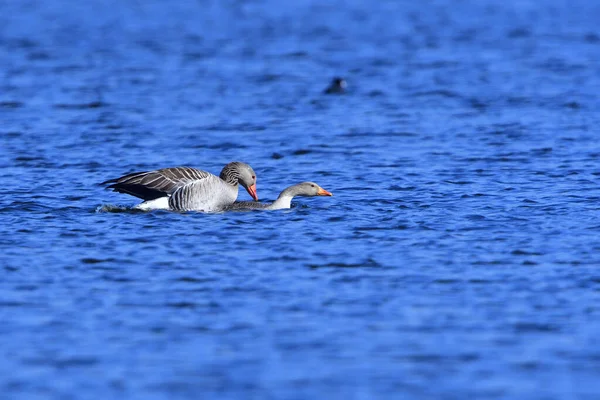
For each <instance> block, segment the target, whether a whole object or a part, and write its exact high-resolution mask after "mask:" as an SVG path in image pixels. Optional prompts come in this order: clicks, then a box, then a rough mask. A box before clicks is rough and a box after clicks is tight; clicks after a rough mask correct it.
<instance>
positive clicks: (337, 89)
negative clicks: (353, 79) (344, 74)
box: [323, 77, 348, 94]
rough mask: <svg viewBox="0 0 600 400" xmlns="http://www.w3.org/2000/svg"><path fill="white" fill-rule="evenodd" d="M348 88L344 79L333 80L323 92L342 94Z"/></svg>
mask: <svg viewBox="0 0 600 400" xmlns="http://www.w3.org/2000/svg"><path fill="white" fill-rule="evenodd" d="M347 87H348V82H346V80H345V79H344V78H339V77H336V78H333V79H332V80H331V84H330V85H329V87H328V88H327V89H325V90H324V91H323V93H325V94H342V93H345V92H346V88H347Z"/></svg>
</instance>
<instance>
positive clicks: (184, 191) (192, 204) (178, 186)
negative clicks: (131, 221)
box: [103, 162, 258, 212]
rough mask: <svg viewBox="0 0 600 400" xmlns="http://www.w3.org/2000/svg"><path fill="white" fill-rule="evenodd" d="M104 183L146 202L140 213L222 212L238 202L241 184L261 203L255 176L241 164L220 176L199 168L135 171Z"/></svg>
mask: <svg viewBox="0 0 600 400" xmlns="http://www.w3.org/2000/svg"><path fill="white" fill-rule="evenodd" d="M103 184H109V186H108V189H112V190H113V191H115V192H119V193H126V194H130V195H132V196H135V197H138V198H140V199H142V200H144V201H143V202H142V203H140V204H138V205H137V206H136V207H135V208H136V209H140V210H157V209H162V210H173V211H203V212H213V211H220V210H222V209H224V208H225V207H226V206H228V205H230V204H232V203H233V202H235V200H236V199H237V196H238V184H241V185H242V186H244V187H245V188H246V190H247V191H248V193H249V194H250V195H251V196H252V198H253V199H255V200H258V196H257V194H256V174H255V173H254V170H253V169H252V168H251V167H250V166H249V165H248V164H244V163H241V162H232V163H229V164H227V165H226V166H225V167H224V168H223V170H222V171H221V174H220V175H219V176H216V175H213V174H211V173H209V172H206V171H202V170H199V169H196V168H191V167H174V168H163V169H159V170H155V171H147V172H135V173H132V174H128V175H125V176H122V177H120V178H116V179H111V180H108V181H106V182H103Z"/></svg>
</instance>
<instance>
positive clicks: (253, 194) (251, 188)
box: [246, 183, 258, 201]
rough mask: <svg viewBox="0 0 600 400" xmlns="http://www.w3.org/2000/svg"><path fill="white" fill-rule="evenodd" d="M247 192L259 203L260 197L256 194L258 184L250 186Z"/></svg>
mask: <svg viewBox="0 0 600 400" xmlns="http://www.w3.org/2000/svg"><path fill="white" fill-rule="evenodd" d="M246 190H247V191H248V194H249V195H250V196H252V198H253V199H254V201H258V195H257V194H256V183H255V184H254V185H252V186H248V187H247V188H246Z"/></svg>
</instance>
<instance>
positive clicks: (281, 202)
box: [225, 182, 333, 211]
mask: <svg viewBox="0 0 600 400" xmlns="http://www.w3.org/2000/svg"><path fill="white" fill-rule="evenodd" d="M296 196H305V197H314V196H333V194H332V193H330V192H328V191H327V190H325V189H323V188H322V187H321V186H319V185H317V184H316V183H314V182H302V183H298V184H297V185H293V186H290V187H288V188H286V189H284V190H283V192H281V194H280V195H279V197H278V198H277V200H275V201H274V202H273V203H270V204H269V203H259V202H256V201H236V202H235V203H233V204H231V205H229V206H227V207H225V211H245V210H281V209H284V208H290V207H291V205H292V199H293V198H294V197H296Z"/></svg>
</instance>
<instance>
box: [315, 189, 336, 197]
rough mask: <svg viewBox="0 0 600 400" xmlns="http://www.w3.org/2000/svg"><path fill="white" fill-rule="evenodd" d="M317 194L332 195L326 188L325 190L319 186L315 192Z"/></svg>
mask: <svg viewBox="0 0 600 400" xmlns="http://www.w3.org/2000/svg"><path fill="white" fill-rule="evenodd" d="M317 196H333V193H331V192H328V191H327V190H325V189H323V188H319V191H318V192H317Z"/></svg>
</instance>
